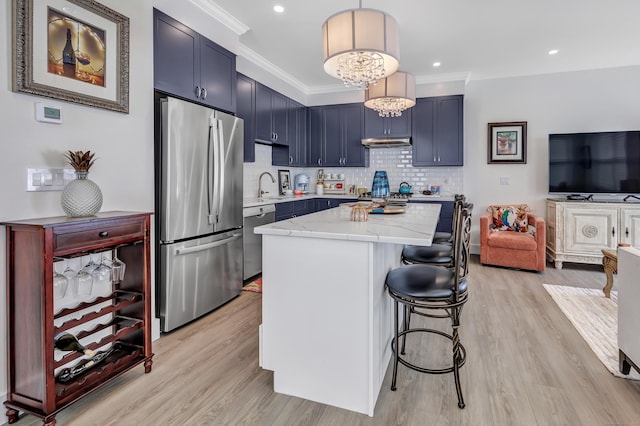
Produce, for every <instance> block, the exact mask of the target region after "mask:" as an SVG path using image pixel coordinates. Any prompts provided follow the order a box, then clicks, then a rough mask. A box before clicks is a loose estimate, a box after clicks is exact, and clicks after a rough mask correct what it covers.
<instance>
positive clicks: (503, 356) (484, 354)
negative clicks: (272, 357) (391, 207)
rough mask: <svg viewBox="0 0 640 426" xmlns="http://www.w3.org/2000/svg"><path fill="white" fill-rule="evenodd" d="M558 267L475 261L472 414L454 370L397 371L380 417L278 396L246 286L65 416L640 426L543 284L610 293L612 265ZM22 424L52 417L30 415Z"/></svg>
mask: <svg viewBox="0 0 640 426" xmlns="http://www.w3.org/2000/svg"><path fill="white" fill-rule="evenodd" d="M547 266H548V269H547V270H546V271H545V272H543V273H535V272H523V271H517V270H510V269H503V268H495V267H486V266H482V265H480V264H479V263H478V260H477V258H475V259H474V262H473V264H472V265H471V275H470V277H471V278H470V288H471V292H472V294H471V299H470V301H469V302H468V303H467V305H466V306H465V308H464V310H463V313H462V329H461V336H462V341H463V343H464V345H465V346H466V348H467V354H468V355H467V356H468V359H467V363H466V365H465V366H464V367H463V368H462V370H461V377H462V386H463V392H464V395H465V400H466V403H467V406H466V408H465V409H464V410H460V409H459V408H458V407H457V400H456V395H455V388H454V384H453V376H452V375H451V374H446V375H440V376H434V375H428V374H420V373H416V372H413V371H410V370H408V369H406V368H403V367H402V366H400V367H399V375H398V390H397V391H396V392H392V391H391V390H390V389H389V383H390V378H391V374H390V369H389V370H388V371H387V377H386V379H385V383H384V385H383V389H382V391H381V393H380V397H379V398H378V403H377V405H376V410H375V416H374V417H373V418H370V417H368V416H366V415H362V414H356V413H353V412H349V411H346V410H342V409H338V408H334V407H329V406H325V405H322V404H318V403H314V402H310V401H306V400H302V399H299V398H294V397H289V396H286V395H281V394H275V393H274V392H273V383H272V373H271V372H269V371H264V370H261V369H260V368H259V367H258V324H259V323H260V309H261V308H260V300H261V296H260V295H259V294H255V293H248V292H243V293H242V294H241V295H240V296H239V297H238V298H236V299H235V300H233V301H232V302H230V303H228V304H227V305H225V306H224V307H222V308H220V309H218V310H217V311H215V312H213V313H212V314H210V315H208V316H206V317H204V318H202V319H200V320H198V321H196V322H194V323H192V324H190V325H188V326H186V327H184V328H182V329H180V330H177V331H175V332H173V333H171V334H169V335H166V336H164V337H162V338H161V339H160V340H158V341H156V342H155V343H154V352H155V354H156V355H155V357H154V365H153V371H152V372H151V373H150V374H144V373H143V369H142V368H141V367H139V368H136V369H134V370H132V371H131V372H129V373H128V374H125V375H124V376H123V377H121V378H120V379H119V380H117V381H115V382H114V383H113V384H110V385H109V386H107V387H105V388H104V389H101V390H100V391H97V392H95V393H93V394H92V395H90V396H88V397H87V398H85V399H83V400H82V401H80V402H79V403H77V404H75V405H73V406H72V407H70V408H68V409H66V410H64V411H63V412H61V413H60V414H59V415H58V416H57V420H58V424H59V425H82V426H86V425H385V426H386V425H640V383H637V382H633V381H629V380H625V379H619V378H615V377H614V376H613V375H611V374H610V373H609V372H608V371H607V370H606V369H605V367H604V366H603V365H602V364H601V363H600V361H599V360H598V359H597V357H596V356H595V355H594V354H593V353H592V352H591V350H590V349H589V347H588V346H587V344H586V343H585V342H584V341H583V339H582V338H581V337H580V336H579V335H578V333H577V332H576V330H575V329H574V328H573V326H572V325H571V324H570V323H569V321H568V320H567V319H566V318H565V317H564V315H563V314H562V313H561V311H560V309H559V308H558V307H557V306H556V305H555V303H554V302H553V301H552V300H551V297H550V296H549V295H548V294H547V293H546V291H545V290H544V289H543V287H542V284H543V283H548V284H560V285H572V286H582V287H589V288H601V287H602V286H603V285H604V282H605V275H604V273H603V272H602V267H599V266H580V265H571V264H568V263H567V264H565V268H564V269H563V270H560V271H559V270H556V269H553V267H552V266H551V265H547ZM345 285H348V283H345ZM615 289H616V288H615V286H614V290H615ZM306 302H308V301H306ZM304 320H305V319H304V318H297V319H295V318H292V321H304ZM432 321H433V320H432ZM439 322H443V320H440V321H439ZM443 328H446V327H443ZM291 338H292V339H295V336H291ZM435 339H436V340H433V338H432V339H431V340H429V341H428V342H427V341H426V340H424V339H420V341H417V340H413V341H412V340H408V342H407V344H408V348H409V349H410V353H411V354H412V355H417V354H416V352H420V353H419V355H420V357H421V359H423V360H424V361H425V362H427V363H430V364H431V365H436V364H438V363H446V362H447V361H448V357H449V351H450V347H449V345H448V344H447V342H445V341H439V340H437V338H435ZM414 359H417V358H414ZM309 368H313V366H312V365H310V366H309ZM15 424H16V425H20V426H25V425H36V424H40V421H39V419H36V418H35V417H32V416H25V417H24V418H22V419H21V420H20V421H18V422H17V423H15Z"/></svg>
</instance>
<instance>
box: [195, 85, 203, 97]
mask: <svg viewBox="0 0 640 426" xmlns="http://www.w3.org/2000/svg"><path fill="white" fill-rule="evenodd" d="M201 93H202V89H200V86H196V98H199V97H200V94H201Z"/></svg>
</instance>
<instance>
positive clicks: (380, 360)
mask: <svg viewBox="0 0 640 426" xmlns="http://www.w3.org/2000/svg"><path fill="white" fill-rule="evenodd" d="M349 213H350V209H349V208H348V207H344V206H342V207H338V208H334V209H330V210H325V211H322V212H318V213H314V214H310V215H306V216H301V217H297V218H294V219H290V220H285V221H281V222H276V223H273V224H269V225H264V226H261V227H258V228H256V229H255V232H256V233H258V234H262V244H263V246H262V250H263V257H262V280H263V294H262V325H261V326H260V365H261V366H262V368H265V369H267V370H272V371H273V373H274V374H273V385H274V390H275V391H276V392H279V393H283V394H287V395H293V396H297V397H300V398H305V399H309V400H312V401H316V402H321V403H323V404H328V405H333V406H336V407H340V408H345V409H348V410H352V411H356V412H359V413H364V414H368V415H369V416H373V412H374V408H375V404H376V400H377V398H378V394H379V393H380V389H381V386H382V381H383V380H384V376H385V372H386V370H387V367H388V365H389V361H390V359H391V339H392V333H393V304H392V300H391V298H390V297H389V296H388V294H387V293H386V291H385V287H384V280H385V276H386V274H387V272H388V271H389V270H390V269H392V268H394V267H396V266H398V265H399V264H400V254H401V252H402V247H403V246H404V245H405V244H413V245H425V246H427V245H430V244H431V241H432V238H433V234H434V232H435V228H436V225H437V222H438V216H439V214H440V205H439V204H409V205H408V206H407V211H406V212H405V213H401V214H384V215H383V214H376V215H374V214H370V215H369V220H368V221H367V222H351V221H350V220H349Z"/></svg>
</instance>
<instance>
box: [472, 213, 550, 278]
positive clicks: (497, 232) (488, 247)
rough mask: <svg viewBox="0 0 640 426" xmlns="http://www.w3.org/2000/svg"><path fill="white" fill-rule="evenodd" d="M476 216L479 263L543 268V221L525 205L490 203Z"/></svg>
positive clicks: (534, 268)
mask: <svg viewBox="0 0 640 426" xmlns="http://www.w3.org/2000/svg"><path fill="white" fill-rule="evenodd" d="M490 210H492V211H491V212H490V213H486V214H484V215H482V216H480V263H482V264H486V265H497V266H506V267H510V268H520V269H528V270H533V271H544V268H545V262H546V259H545V256H546V254H545V243H546V241H545V222H544V218H542V217H541V216H536V215H534V214H531V213H529V212H527V211H526V206H515V207H514V206H491V207H490Z"/></svg>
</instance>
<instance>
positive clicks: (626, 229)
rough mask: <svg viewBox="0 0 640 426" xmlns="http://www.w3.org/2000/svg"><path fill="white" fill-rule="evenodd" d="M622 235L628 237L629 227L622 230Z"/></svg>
mask: <svg viewBox="0 0 640 426" xmlns="http://www.w3.org/2000/svg"><path fill="white" fill-rule="evenodd" d="M624 234H625V235H626V236H627V237H628V236H629V227H628V226H627V227H626V228H624Z"/></svg>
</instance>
